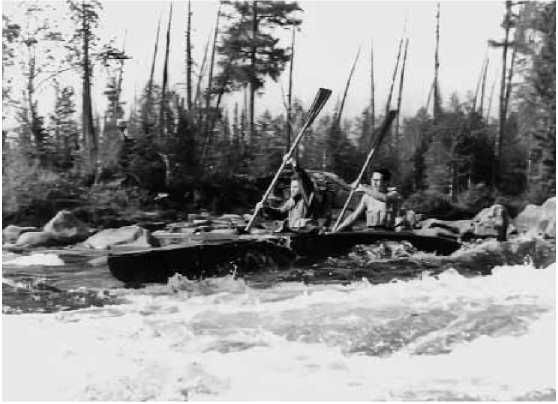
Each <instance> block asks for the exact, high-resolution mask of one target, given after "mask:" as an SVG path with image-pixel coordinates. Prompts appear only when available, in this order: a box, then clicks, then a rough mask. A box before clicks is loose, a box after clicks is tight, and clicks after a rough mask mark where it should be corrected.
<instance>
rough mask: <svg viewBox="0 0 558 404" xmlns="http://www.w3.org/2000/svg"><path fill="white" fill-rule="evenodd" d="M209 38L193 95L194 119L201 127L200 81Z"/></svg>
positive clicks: (205, 60)
mask: <svg viewBox="0 0 558 404" xmlns="http://www.w3.org/2000/svg"><path fill="white" fill-rule="evenodd" d="M210 40H211V36H210V37H208V38H207V42H206V43H205V50H204V52H203V59H202V63H201V66H200V70H199V72H198V81H197V83H196V94H195V95H194V108H195V110H196V119H197V122H198V126H200V127H201V122H202V119H201V108H200V100H199V99H200V95H201V83H202V81H203V75H204V72H205V65H206V62H207V52H208V50H209V41H210Z"/></svg>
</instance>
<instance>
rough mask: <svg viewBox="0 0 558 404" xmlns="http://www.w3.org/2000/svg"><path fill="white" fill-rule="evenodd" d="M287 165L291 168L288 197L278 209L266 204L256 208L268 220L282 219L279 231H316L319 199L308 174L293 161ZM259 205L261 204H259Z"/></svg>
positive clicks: (290, 160)
mask: <svg viewBox="0 0 558 404" xmlns="http://www.w3.org/2000/svg"><path fill="white" fill-rule="evenodd" d="M288 163H289V164H290V165H291V166H292V168H293V171H294V172H293V175H292V176H291V184H290V196H289V199H287V200H286V201H285V202H284V203H283V204H282V205H281V206H280V207H278V208H273V207H270V206H269V205H268V204H267V203H265V204H263V205H260V206H259V207H257V208H258V209H261V211H262V212H263V213H264V215H266V216H267V217H268V218H270V219H275V220H277V219H279V220H280V219H283V220H284V222H283V226H282V227H281V228H280V229H279V231H305V230H306V231H310V230H315V229H317V226H318V222H317V219H318V213H319V207H320V204H321V197H320V195H319V194H318V192H317V190H316V187H315V186H314V183H313V182H312V180H311V179H310V176H309V175H308V173H307V172H306V171H305V170H304V169H303V168H302V167H300V166H299V165H298V164H296V162H295V161H294V160H293V159H289V161H288ZM259 204H261V203H259Z"/></svg>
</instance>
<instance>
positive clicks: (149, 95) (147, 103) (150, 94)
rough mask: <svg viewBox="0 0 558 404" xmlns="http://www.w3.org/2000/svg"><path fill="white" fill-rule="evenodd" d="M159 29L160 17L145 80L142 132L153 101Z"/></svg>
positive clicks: (145, 130)
mask: <svg viewBox="0 0 558 404" xmlns="http://www.w3.org/2000/svg"><path fill="white" fill-rule="evenodd" d="M160 30H161V19H159V21H158V22H157V33H156V34H155V45H154V47H153V60H152V62H151V71H150V73H149V81H148V82H147V94H146V100H145V111H146V116H145V117H144V128H143V131H144V133H146V134H147V133H148V132H149V129H150V128H149V125H148V124H147V120H148V119H149V112H150V111H151V104H152V102H153V77H154V75H155V61H156V60H157V50H158V49H159V32H160Z"/></svg>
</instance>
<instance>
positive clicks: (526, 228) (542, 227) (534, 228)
mask: <svg viewBox="0 0 558 404" xmlns="http://www.w3.org/2000/svg"><path fill="white" fill-rule="evenodd" d="M514 224H515V227H516V228H517V231H518V232H519V233H524V234H528V235H533V236H542V237H547V238H556V198H555V197H553V198H550V199H548V200H547V201H546V202H545V203H543V204H542V205H541V206H538V205H532V204H529V205H527V206H526V207H525V209H523V211H522V212H521V213H520V214H519V215H517V217H516V218H515V219H514Z"/></svg>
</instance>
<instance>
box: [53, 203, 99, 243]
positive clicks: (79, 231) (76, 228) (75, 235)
mask: <svg viewBox="0 0 558 404" xmlns="http://www.w3.org/2000/svg"><path fill="white" fill-rule="evenodd" d="M43 231H45V232H47V233H50V234H52V236H53V237H54V238H56V239H57V240H58V242H59V244H70V243H76V242H78V241H83V240H85V239H86V238H87V237H89V235H90V234H91V231H92V230H91V228H90V227H89V226H87V225H86V224H85V223H83V222H82V221H81V220H79V219H78V218H76V217H75V216H74V215H73V214H72V213H71V212H70V211H68V210H61V211H60V212H58V213H57V214H56V215H55V216H54V217H53V218H52V219H50V221H49V222H48V223H47V224H45V226H44V227H43Z"/></svg>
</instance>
